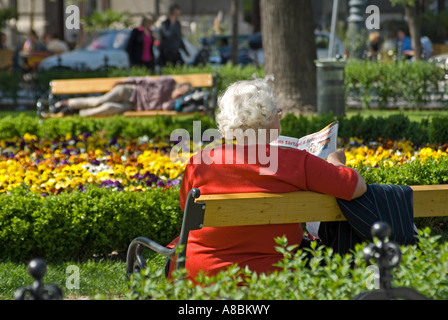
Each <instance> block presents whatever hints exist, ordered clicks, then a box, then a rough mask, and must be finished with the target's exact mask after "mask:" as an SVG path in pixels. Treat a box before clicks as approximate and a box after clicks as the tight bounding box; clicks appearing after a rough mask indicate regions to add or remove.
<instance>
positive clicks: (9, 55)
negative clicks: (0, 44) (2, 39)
mask: <svg viewBox="0 0 448 320" xmlns="http://www.w3.org/2000/svg"><path fill="white" fill-rule="evenodd" d="M13 67H14V50H8V49H0V71H12V69H13Z"/></svg>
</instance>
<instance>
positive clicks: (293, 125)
mask: <svg viewBox="0 0 448 320" xmlns="http://www.w3.org/2000/svg"><path fill="white" fill-rule="evenodd" d="M199 120H200V121H201V131H202V132H203V131H204V130H206V129H209V128H215V127H216V123H215V121H214V119H212V118H210V117H205V116H202V117H201V116H195V117H185V118H176V117H155V118H124V117H121V116H116V117H114V118H110V119H91V118H82V117H72V118H63V119H47V120H45V121H44V122H42V123H41V122H40V121H39V119H37V118H35V117H28V116H26V115H23V114H21V115H19V116H17V117H12V116H6V117H4V118H2V119H0V139H8V138H14V137H23V135H24V134H25V133H29V134H33V135H36V136H37V137H38V138H44V139H57V138H59V137H61V136H65V135H66V134H71V135H77V134H81V133H84V132H90V133H92V134H93V135H96V134H102V135H104V136H105V137H107V138H114V137H121V138H137V137H140V136H143V135H147V136H149V137H158V138H162V139H166V138H168V140H169V136H170V134H171V132H172V131H173V130H174V129H177V128H184V129H186V130H187V131H189V132H190V133H191V134H192V131H193V121H199ZM334 120H338V121H339V137H341V138H345V139H348V138H352V137H357V138H359V139H363V140H368V141H374V140H377V139H378V138H383V139H393V140H400V139H403V138H405V139H408V140H410V141H412V142H415V143H421V144H424V143H441V144H443V143H447V142H448V126H447V125H446V124H447V123H448V116H434V117H432V118H430V119H424V120H422V121H420V122H416V121H411V120H409V118H408V117H407V116H406V115H405V114H397V115H391V116H389V117H372V116H370V117H367V118H365V117H362V116H361V115H360V114H359V115H355V116H353V117H350V118H347V117H344V116H340V117H335V116H333V115H332V114H326V115H316V116H313V117H308V116H302V115H300V116H295V115H293V114H288V115H286V116H285V117H284V118H283V119H282V120H281V124H282V134H283V135H286V136H291V137H303V136H305V135H307V134H310V133H312V132H315V131H318V130H320V129H322V128H323V127H324V126H326V125H327V124H329V123H330V122H332V121H334Z"/></svg>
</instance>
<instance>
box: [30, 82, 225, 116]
mask: <svg viewBox="0 0 448 320" xmlns="http://www.w3.org/2000/svg"><path fill="white" fill-rule="evenodd" d="M169 76H170V77H172V78H173V79H174V81H176V82H177V83H182V82H188V83H190V84H191V85H192V86H193V87H195V88H206V89H208V90H211V95H210V97H211V98H210V99H209V101H210V104H209V105H207V106H206V107H207V108H206V109H207V110H208V112H207V113H211V114H213V113H214V109H215V106H216V77H217V75H216V73H215V74H212V73H197V74H182V75H169ZM159 77H160V76H152V77H151V78H154V79H157V78H159ZM126 79H128V77H118V78H90V79H60V80H52V81H51V82H50V92H49V94H48V98H47V99H39V100H38V102H37V113H38V115H39V117H40V118H43V117H52V118H54V117H56V118H60V117H63V115H62V114H48V115H46V116H43V111H44V109H45V105H53V104H54V103H55V102H56V101H57V98H58V97H62V96H75V95H76V96H82V95H89V94H94V93H106V92H108V91H109V90H111V89H112V88H113V87H114V85H115V83H116V82H118V81H123V80H126ZM44 100H46V101H44ZM202 114H205V113H204V112H202ZM123 115H124V116H125V117H155V116H158V115H165V116H178V115H188V113H185V112H177V111H165V110H147V111H127V112H125V113H124V114H123Z"/></svg>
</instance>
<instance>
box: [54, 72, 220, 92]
mask: <svg viewBox="0 0 448 320" xmlns="http://www.w3.org/2000/svg"><path fill="white" fill-rule="evenodd" d="M169 76H170V77H172V78H173V79H174V81H176V82H177V83H182V82H189V83H190V84H191V85H192V86H193V87H196V88H199V87H204V88H212V87H213V86H214V77H213V74H211V73H198V74H182V75H169ZM159 77H160V76H152V77H151V78H154V79H156V78H159ZM127 78H128V77H119V78H89V79H61V80H52V81H51V82H50V88H51V93H52V94H53V95H59V94H65V95H70V94H90V93H104V92H108V91H109V90H110V89H112V88H113V86H114V84H115V83H116V82H117V81H123V80H125V79H127Z"/></svg>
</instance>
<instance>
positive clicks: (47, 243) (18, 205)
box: [0, 186, 182, 261]
mask: <svg viewBox="0 0 448 320" xmlns="http://www.w3.org/2000/svg"><path fill="white" fill-rule="evenodd" d="M178 198H179V190H178V188H154V189H150V190H147V191H144V192H141V193H139V192H124V191H121V192H118V191H112V190H108V189H106V188H99V187H93V186H92V187H87V189H86V191H83V192H81V191H74V192H72V193H67V192H64V193H61V194H58V195H50V196H48V197H41V196H40V195H36V194H34V193H32V192H28V191H27V190H26V189H24V188H17V189H15V190H14V191H13V192H12V193H11V194H10V195H2V196H0V208H2V209H1V210H0V259H7V260H12V261H17V260H26V259H30V258H34V257H44V258H45V259H46V260H49V261H52V260H70V259H86V258H91V257H92V255H94V254H96V255H107V254H110V253H111V252H112V251H114V250H115V251H118V252H124V251H125V250H126V249H127V246H128V245H129V243H130V242H131V240H132V239H133V238H135V237H138V236H147V237H149V238H151V239H153V240H154V241H157V242H159V243H165V244H166V243H168V242H169V241H171V240H172V239H173V238H174V237H175V236H176V235H177V233H178V232H179V230H180V225H181V222H182V212H181V210H180V208H179V200H178Z"/></svg>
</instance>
